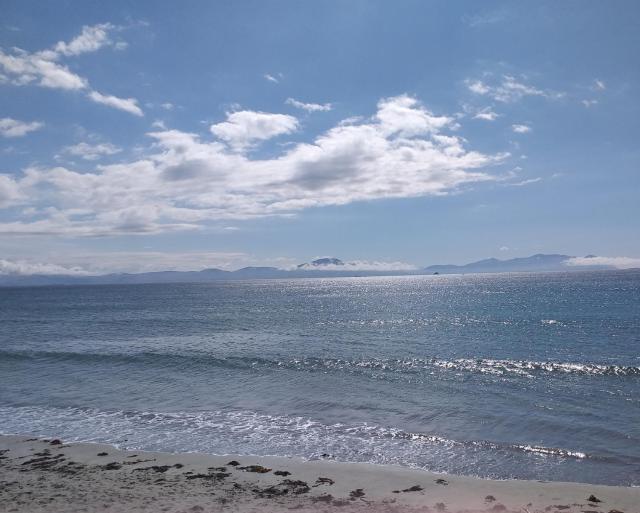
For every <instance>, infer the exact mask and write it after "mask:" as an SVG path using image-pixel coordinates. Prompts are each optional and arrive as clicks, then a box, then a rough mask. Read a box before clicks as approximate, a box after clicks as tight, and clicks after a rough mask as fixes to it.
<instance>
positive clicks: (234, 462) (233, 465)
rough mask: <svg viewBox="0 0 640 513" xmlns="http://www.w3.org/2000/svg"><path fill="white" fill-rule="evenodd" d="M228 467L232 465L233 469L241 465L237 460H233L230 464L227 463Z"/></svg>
mask: <svg viewBox="0 0 640 513" xmlns="http://www.w3.org/2000/svg"><path fill="white" fill-rule="evenodd" d="M227 465H230V466H232V467H237V466H238V465H240V463H239V462H237V461H236V460H232V461H230V462H229V463H227Z"/></svg>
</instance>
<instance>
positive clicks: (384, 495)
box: [0, 436, 640, 513]
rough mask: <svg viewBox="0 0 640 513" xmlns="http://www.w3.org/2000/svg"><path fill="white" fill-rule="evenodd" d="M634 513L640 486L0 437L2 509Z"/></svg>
mask: <svg viewBox="0 0 640 513" xmlns="http://www.w3.org/2000/svg"><path fill="white" fill-rule="evenodd" d="M289 510H295V511H302V512H305V511H314V512H315V511H318V512H320V511H336V512H338V511H340V512H345V513H347V512H350V511H363V512H365V511H373V512H377V511H381V512H382V511H388V512H414V511H415V512H418V511H420V512H433V513H444V512H449V513H455V512H462V511H465V512H491V513H507V512H521V513H534V512H539V513H542V512H544V513H555V512H562V513H596V512H598V513H617V512H624V513H640V488H629V487H617V486H602V485H590V484H578V483H558V482H538V481H515V480H511V481H495V480H489V479H477V478H471V477H461V476H451V475H444V474H434V473H430V472H425V471H422V470H411V469H406V468H402V467H396V466H382V465H368V464H359V463H338V462H334V461H331V460H328V459H327V460H321V461H304V460H300V459H296V458H279V457H252V456H211V455H204V454H192V453H187V454H167V453H155V452H143V451H121V450H118V449H116V448H114V447H112V446H109V445H103V444H88V443H73V444H66V443H64V441H59V440H55V439H48V440H42V439H34V438H29V437H27V436H0V512H5V511H7V512H8V511H15V512H29V513H37V512H47V513H54V512H90V513H91V512H97V511H101V512H104V511H106V512H137V511H150V512H188V513H197V512H203V513H204V512H217V511H235V512H258V511H259V512H261V513H271V512H278V511H289Z"/></svg>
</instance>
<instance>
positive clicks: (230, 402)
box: [0, 271, 640, 485]
mask: <svg viewBox="0 0 640 513" xmlns="http://www.w3.org/2000/svg"><path fill="white" fill-rule="evenodd" d="M0 432H3V433H31V434H34V435H42V436H59V437H63V438H64V439H66V440H89V441H101V442H109V443H115V444H117V445H119V446H121V447H124V448H135V449H150V450H163V451H199V452H206V453H213V454H227V453H234V454H238V453H239V454H255V455H291V456H302V457H305V458H308V459H316V458H322V457H329V458H333V459H336V460H339V461H363V462H371V463H381V464H385V463H390V464H398V465H404V466H409V467H417V468H424V469H429V470H433V471H442V472H451V473H457V474H466V475H477V476H482V477H493V478H520V479H541V480H563V481H581V482H591V483H607V484H624V485H640V272H638V271H620V272H618V271H616V272H613V271H608V272H576V273H567V274H563V273H549V274H517V275H466V276H420V277H406V276H405V277H375V278H338V279H309V280H271V281H269V280H265V281H252V282H228V283H217V284H202V285H200V284H171V285H125V286H76V287H43V288H24V289H19V288H15V289H0ZM323 455H325V456H323ZM326 455H329V456H326Z"/></svg>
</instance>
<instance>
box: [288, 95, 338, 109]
mask: <svg viewBox="0 0 640 513" xmlns="http://www.w3.org/2000/svg"><path fill="white" fill-rule="evenodd" d="M285 103H286V104H287V105H291V106H292V107H295V108H296V109H302V110H306V111H307V112H327V111H330V110H331V109H332V108H333V107H332V106H331V104H330V103H304V102H301V101H298V100H295V99H294V98H287V100H286V101H285Z"/></svg>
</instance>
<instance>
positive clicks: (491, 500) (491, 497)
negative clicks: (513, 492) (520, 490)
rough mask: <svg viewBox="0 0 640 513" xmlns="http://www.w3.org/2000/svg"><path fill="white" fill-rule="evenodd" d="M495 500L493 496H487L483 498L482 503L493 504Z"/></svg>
mask: <svg viewBox="0 0 640 513" xmlns="http://www.w3.org/2000/svg"><path fill="white" fill-rule="evenodd" d="M495 500H496V498H495V497H494V496H493V495H487V496H486V497H485V498H484V502H494V501H495Z"/></svg>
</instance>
